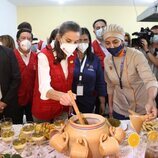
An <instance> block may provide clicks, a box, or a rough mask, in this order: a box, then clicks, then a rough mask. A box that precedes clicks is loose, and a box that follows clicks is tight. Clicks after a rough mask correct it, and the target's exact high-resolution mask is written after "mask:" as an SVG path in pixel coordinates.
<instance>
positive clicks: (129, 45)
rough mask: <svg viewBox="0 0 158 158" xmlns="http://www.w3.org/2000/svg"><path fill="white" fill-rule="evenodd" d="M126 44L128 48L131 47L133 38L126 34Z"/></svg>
mask: <svg viewBox="0 0 158 158" xmlns="http://www.w3.org/2000/svg"><path fill="white" fill-rule="evenodd" d="M124 44H125V46H126V47H131V36H130V34H129V33H127V32H126V33H125V41H124Z"/></svg>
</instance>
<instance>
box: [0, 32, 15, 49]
mask: <svg viewBox="0 0 158 158" xmlns="http://www.w3.org/2000/svg"><path fill="white" fill-rule="evenodd" d="M0 45H3V46H5V47H8V48H11V49H12V50H14V49H15V42H14V39H13V38H12V37H11V36H10V35H2V36H0Z"/></svg>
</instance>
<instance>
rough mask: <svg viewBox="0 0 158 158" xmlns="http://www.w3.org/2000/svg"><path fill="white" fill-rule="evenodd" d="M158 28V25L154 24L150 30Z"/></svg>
mask: <svg viewBox="0 0 158 158" xmlns="http://www.w3.org/2000/svg"><path fill="white" fill-rule="evenodd" d="M155 29H158V25H154V26H153V27H152V28H151V29H150V30H155Z"/></svg>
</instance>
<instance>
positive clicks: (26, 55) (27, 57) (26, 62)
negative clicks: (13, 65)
mask: <svg viewBox="0 0 158 158" xmlns="http://www.w3.org/2000/svg"><path fill="white" fill-rule="evenodd" d="M18 51H19V53H20V55H21V57H22V60H23V61H24V63H25V64H26V65H28V64H29V61H30V55H31V51H30V52H29V53H28V54H23V53H22V52H20V50H19V49H18Z"/></svg>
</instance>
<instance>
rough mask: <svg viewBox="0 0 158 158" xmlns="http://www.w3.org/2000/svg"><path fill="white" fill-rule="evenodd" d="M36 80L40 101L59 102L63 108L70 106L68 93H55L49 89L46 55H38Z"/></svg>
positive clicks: (48, 68)
mask: <svg viewBox="0 0 158 158" xmlns="http://www.w3.org/2000/svg"><path fill="white" fill-rule="evenodd" d="M38 80H39V91H40V93H41V99H43V100H48V99H52V100H56V101H60V103H61V104H62V105H65V106H68V105H71V98H70V97H69V95H68V93H64V92H60V91H56V90H54V89H53V87H51V85H50V82H51V77H50V67H49V62H48V59H47V57H46V55H45V54H43V53H39V54H38Z"/></svg>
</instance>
